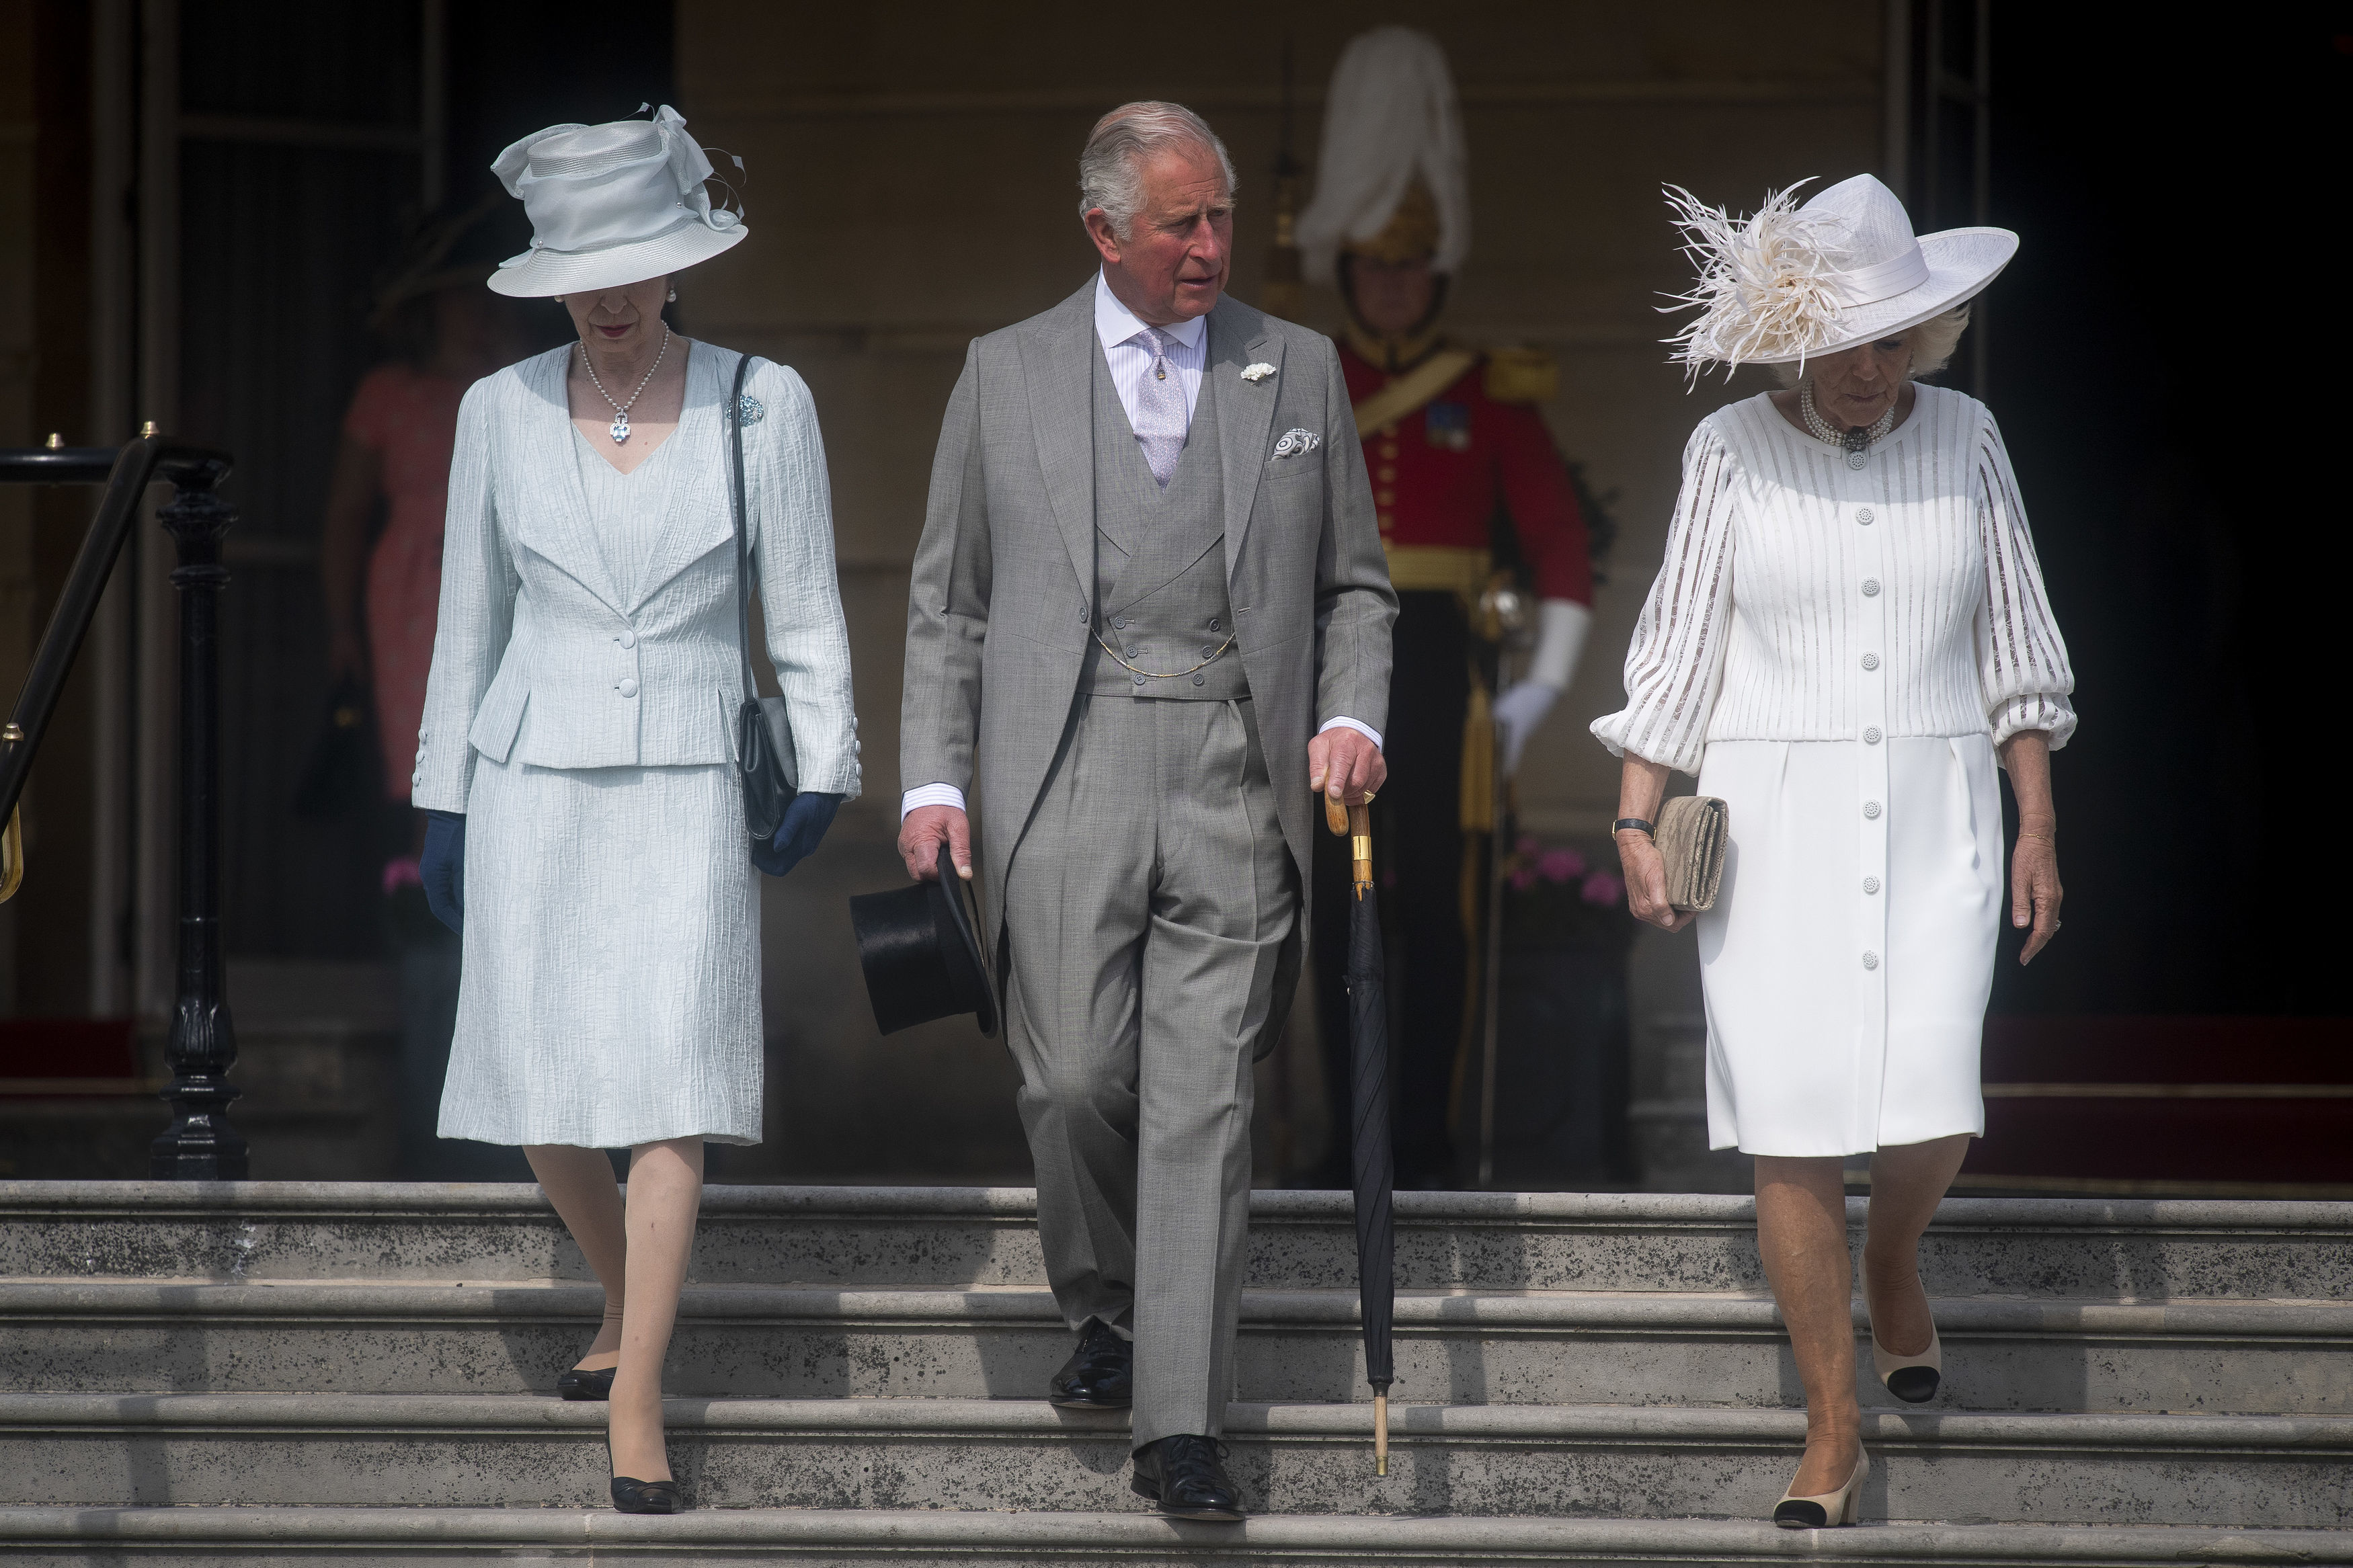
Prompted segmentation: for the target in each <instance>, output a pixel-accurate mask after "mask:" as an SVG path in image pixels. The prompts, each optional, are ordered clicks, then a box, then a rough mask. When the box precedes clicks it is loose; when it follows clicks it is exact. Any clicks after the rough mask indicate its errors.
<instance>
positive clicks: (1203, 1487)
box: [1128, 1433, 1242, 1524]
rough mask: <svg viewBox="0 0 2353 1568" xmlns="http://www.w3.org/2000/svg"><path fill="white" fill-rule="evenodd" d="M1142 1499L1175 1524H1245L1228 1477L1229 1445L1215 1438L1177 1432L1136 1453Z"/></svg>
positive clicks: (1138, 1492)
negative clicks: (1201, 1521) (1181, 1521)
mask: <svg viewBox="0 0 2353 1568" xmlns="http://www.w3.org/2000/svg"><path fill="white" fill-rule="evenodd" d="M1128 1484H1129V1485H1130V1486H1131V1487H1133V1488H1134V1489H1135V1493H1136V1495H1137V1496H1138V1497H1147V1498H1150V1499H1151V1500H1153V1501H1154V1502H1156V1503H1158V1504H1159V1505H1160V1511H1161V1512H1163V1513H1165V1514H1166V1515H1167V1516H1168V1517H1169V1518H1171V1519H1206V1520H1215V1521H1218V1522H1219V1523H1222V1524H1235V1523H1239V1522H1240V1521H1241V1517H1242V1500H1241V1494H1240V1493H1239V1492H1237V1491H1235V1490H1234V1483H1233V1482H1232V1481H1231V1480H1230V1479H1228V1478H1227V1476H1226V1465H1225V1445H1224V1444H1222V1443H1220V1442H1219V1441H1218V1440H1217V1439H1216V1438H1214V1437H1196V1436H1192V1435H1190V1434H1189V1433H1179V1434H1177V1435H1176V1436H1173V1437H1163V1438H1161V1439H1160V1440H1159V1441H1158V1442H1156V1443H1146V1444H1145V1446H1144V1447H1141V1448H1138V1449H1137V1450H1136V1451H1135V1479H1134V1480H1133V1481H1131V1482H1129V1483H1128Z"/></svg>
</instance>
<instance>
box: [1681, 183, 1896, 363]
mask: <svg viewBox="0 0 2353 1568" xmlns="http://www.w3.org/2000/svg"><path fill="white" fill-rule="evenodd" d="M1810 183H1811V182H1810V180H1799V182H1798V183H1797V184H1794V185H1791V186H1789V187H1788V189H1786V190H1781V191H1775V192H1771V193H1768V194H1767V196H1766V198H1765V205H1763V206H1761V207H1758V208H1757V212H1756V216H1752V217H1748V218H1745V219H1744V218H1736V217H1734V216H1731V215H1730V214H1729V213H1727V212H1725V209H1724V208H1722V207H1711V206H1709V205H1706V204H1704V203H1703V202H1702V201H1701V200H1700V199H1699V198H1698V197H1696V196H1694V195H1692V194H1691V193H1690V192H1689V191H1687V190H1684V189H1683V187H1682V186H1680V185H1669V186H1667V187H1666V196H1667V208H1668V210H1669V211H1670V212H1672V214H1673V215H1674V225H1675V227H1676V228H1678V229H1679V230H1681V231H1682V233H1683V254H1684V255H1686V256H1688V257H1690V258H1692V261H1693V262H1694V265H1696V266H1697V267H1698V268H1699V281H1698V282H1696V283H1695V284H1694V285H1693V286H1692V288H1691V289H1690V291H1689V292H1688V293H1683V294H1673V295H1670V296H1668V297H1669V298H1670V299H1672V300H1674V301H1675V303H1673V304H1672V305H1662V306H1661V307H1660V310H1662V312H1664V313H1668V314H1672V312H1674V311H1677V310H1698V311H1699V314H1698V315H1697V316H1695V317H1694V318H1693V319H1692V320H1691V321H1689V322H1687V323H1685V325H1684V327H1683V331H1679V332H1677V333H1676V334H1675V335H1674V336H1673V337H1671V338H1667V339H1664V340H1662V341H1663V342H1666V343H1668V344H1669V345H1670V346H1672V348H1673V350H1674V353H1672V355H1670V356H1669V357H1670V358H1671V359H1672V361H1673V362H1674V363H1678V364H1681V365H1683V366H1684V367H1685V369H1686V371H1687V372H1688V378H1689V379H1696V378H1697V377H1698V375H1699V374H1700V372H1702V371H1704V370H1705V369H1707V368H1708V367H1709V366H1710V365H1714V364H1721V365H1723V366H1724V367H1725V374H1726V375H1727V376H1728V375H1730V374H1731V373H1732V372H1733V371H1734V370H1735V369H1736V368H1737V367H1738V366H1740V365H1741V364H1742V363H1746V362H1749V361H1753V360H1757V359H1770V360H1787V359H1789V358H1793V357H1794V358H1795V359H1797V361H1798V362H1799V363H1800V364H1803V363H1805V356H1806V354H1807V353H1809V352H1811V351H1812V350H1813V349H1814V348H1815V346H1816V345H1818V344H1820V343H1824V342H1831V341H1833V331H1832V330H1833V329H1834V328H1835V327H1836V325H1837V323H1838V318H1839V295H1838V287H1837V283H1836V281H1835V279H1833V278H1832V277H1831V275H1832V274H1835V273H1839V272H1842V271H1844V270H1845V269H1846V268H1847V266H1848V263H1849V257H1848V253H1847V246H1846V232H1845V227H1844V226H1843V225H1842V224H1841V222H1840V221H1839V220H1838V219H1836V218H1835V217H1833V216H1831V215H1829V214H1827V213H1809V212H1807V211H1806V210H1805V209H1804V208H1802V207H1800V206H1799V205H1798V189H1799V186H1800V185H1805V184H1810Z"/></svg>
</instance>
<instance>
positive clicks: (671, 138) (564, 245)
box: [490, 104, 745, 295]
mask: <svg viewBox="0 0 2353 1568" xmlns="http://www.w3.org/2000/svg"><path fill="white" fill-rule="evenodd" d="M736 162H737V165H738V166H739V167H740V166H741V165H742V160H741V159H738V160H737V161H736ZM711 172H712V171H711V160H710V159H709V158H707V157H705V156H704V155H703V152H702V148H700V147H698V146H696V145H695V144H694V142H693V141H692V139H691V138H690V137H689V136H688V135H687V133H686V121H685V120H684V119H683V118H682V117H681V115H680V114H679V112H678V110H675V109H672V108H671V107H670V105H668V104H664V105H662V106H661V108H660V109H659V110H658V111H657V112H656V113H655V114H654V116H653V118H652V119H650V120H616V121H612V122H611V123H610V124H607V125H551V126H549V127H548V128H547V129H546V130H544V131H541V132H534V133H533V134H532V135H529V136H526V137H524V138H523V139H522V141H520V142H516V143H515V144H514V145H513V146H512V147H509V148H508V149H507V150H506V151H505V152H503V153H500V154H499V156H498V161H497V162H496V163H492V164H491V173H492V174H496V175H498V177H499V179H500V180H501V182H502V183H503V184H505V185H506V188H507V192H508V194H509V195H514V196H518V197H521V198H522V207H523V212H524V213H525V214H526V215H527V216H529V217H530V218H531V229H532V234H531V248H530V249H529V250H526V251H524V252H523V253H522V255H521V256H514V257H510V258H507V259H506V260H504V261H501V263H499V268H498V270H497V271H496V272H494V273H492V274H491V280H490V281H491V288H492V289H496V290H498V292H500V293H501V294H517V295H532V294H542V295H552V294H574V293H578V292H581V291H582V290H584V289H616V288H619V287H620V286H622V285H623V284H628V283H637V282H641V281H643V280H644V279H649V278H660V277H663V276H666V275H667V274H670V273H673V272H677V271H679V270H680V269H681V268H688V267H691V266H693V265H694V264H695V263H696V262H698V261H708V260H710V259H711V258H712V257H714V256H716V255H718V254H719V253H720V252H721V251H723V250H725V249H727V248H728V247H730V246H733V245H735V244H737V243H738V242H740V241H741V240H742V239H743V237H744V232H745V231H744V215H743V213H742V212H741V210H738V209H731V208H728V207H724V206H719V207H714V206H712V204H711V193H710V191H709V190H708V189H707V188H705V186H704V184H703V182H704V181H706V180H708V179H710V178H711ZM739 207H740V204H739Z"/></svg>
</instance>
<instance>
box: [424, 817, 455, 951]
mask: <svg viewBox="0 0 2353 1568" xmlns="http://www.w3.org/2000/svg"><path fill="white" fill-rule="evenodd" d="M417 875H418V876H419V877H420V878H421V879H423V880H424V883H425V907H426V908H427V909H429V910H432V911H433V918H434V919H435V920H437V921H440V922H441V923H442V924H443V925H445V926H448V928H449V929H450V930H451V931H461V930H463V929H464V928H465V924H466V815H465V813H463V812H460V811H428V812H427V813H426V814H425V853H424V854H422V855H419V856H418V857H417Z"/></svg>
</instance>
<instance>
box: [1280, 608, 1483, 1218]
mask: <svg viewBox="0 0 2353 1568" xmlns="http://www.w3.org/2000/svg"><path fill="white" fill-rule="evenodd" d="M1393 640H1394V647H1395V649H1396V658H1395V664H1394V673H1393V674H1392V675H1391V676H1390V678H1389V722H1388V731H1387V732H1386V733H1385V734H1384V735H1383V736H1382V742H1383V745H1382V754H1383V755H1384V756H1385V757H1387V758H1388V764H1389V778H1388V784H1385V785H1383V786H1382V788H1381V790H1380V791H1379V793H1378V795H1377V796H1376V797H1375V799H1374V801H1373V873H1374V876H1375V877H1376V878H1377V880H1378V886H1379V888H1380V898H1381V923H1382V925H1383V927H1384V930H1385V932H1386V934H1387V936H1388V943H1387V945H1388V955H1389V968H1388V994H1389V1010H1390V1028H1389V1115H1390V1120H1391V1123H1392V1125H1393V1127H1394V1128H1395V1136H1396V1144H1397V1173H1398V1185H1399V1186H1401V1187H1430V1186H1451V1185H1453V1184H1454V1182H1455V1179H1456V1169H1455V1156H1454V1146H1453V1142H1452V1140H1451V1138H1450V1137H1449V1136H1448V1134H1447V1126H1446V1112H1447V1094H1448V1091H1449V1089H1450V1088H1451V1082H1452V1079H1453V1073H1454V1053H1455V1047H1456V1043H1457V1042H1458V1041H1459V1040H1460V1038H1461V1033H1462V1002H1463V990H1464V986H1465V985H1466V984H1468V980H1469V973H1470V963H1469V957H1468V952H1467V950H1466V948H1465V946H1464V942H1465V936H1464V932H1463V927H1462V852H1463V851H1462V816H1461V792H1462V721H1463V716H1464V713H1465V710H1467V709H1468V708H1469V706H1470V700H1471V694H1470V680H1469V676H1468V669H1469V664H1468V660H1469V658H1470V652H1471V626H1470V621H1469V619H1468V617H1467V616H1465V614H1464V612H1463V609H1462V604H1461V600H1459V599H1457V598H1456V597H1455V596H1454V595H1452V594H1451V593H1419V592H1417V593H1405V594H1399V595H1398V618H1397V627H1396V631H1395V632H1394V634H1393ZM1314 939H1315V952H1314V960H1315V1002H1316V1009H1317V1011H1316V1020H1317V1024H1318V1026H1319V1032H1320V1033H1321V1034H1322V1036H1323V1038H1324V1086H1325V1089H1326V1091H1327V1099H1328V1101H1329V1103H1330V1106H1331V1115H1332V1128H1333V1139H1334V1142H1333V1143H1332V1145H1331V1153H1330V1155H1329V1156H1328V1157H1327V1159H1326V1162H1325V1164H1326V1167H1327V1168H1326V1169H1325V1170H1324V1171H1323V1172H1321V1173H1319V1174H1320V1175H1322V1176H1323V1178H1324V1179H1325V1180H1327V1181H1330V1180H1334V1179H1335V1178H1336V1182H1337V1184H1339V1185H1341V1186H1345V1185H1347V1184H1348V1178H1347V1176H1346V1175H1345V1170H1346V1166H1347V1159H1348V1147H1347V1140H1348V1126H1349V1099H1348V1095H1349V1089H1348V1051H1349V1047H1348V993H1347V987H1346V984H1345V982H1344V980H1343V978H1342V977H1343V974H1344V973H1345V969H1346V967H1347V958H1348V841H1347V840H1346V839H1345V838H1339V837H1334V836H1333V835H1331V834H1329V833H1326V832H1324V831H1323V830H1322V829H1321V827H1320V826H1319V827H1318V830H1317V832H1316V835H1315V931H1314Z"/></svg>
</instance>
